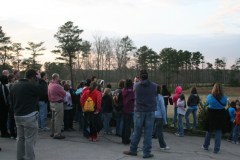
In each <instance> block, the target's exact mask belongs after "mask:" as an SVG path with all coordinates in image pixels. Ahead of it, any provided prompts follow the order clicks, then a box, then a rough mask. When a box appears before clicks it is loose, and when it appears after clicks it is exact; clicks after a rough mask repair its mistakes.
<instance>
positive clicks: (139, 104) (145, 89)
mask: <svg viewBox="0 0 240 160" xmlns="http://www.w3.org/2000/svg"><path fill="white" fill-rule="evenodd" d="M133 90H134V92H135V102H134V107H135V112H154V111H156V106H157V102H156V96H157V84H155V83H153V82H151V81H149V80H142V81H140V82H137V83H135V84H134V86H133Z"/></svg>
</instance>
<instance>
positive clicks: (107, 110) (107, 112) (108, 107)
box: [101, 88, 113, 134]
mask: <svg viewBox="0 0 240 160" xmlns="http://www.w3.org/2000/svg"><path fill="white" fill-rule="evenodd" d="M101 107H102V117H103V129H104V132H105V134H112V130H111V127H110V120H111V118H112V112H113V99H112V96H111V90H110V89H109V88H105V89H104V93H103V97H102V106H101Z"/></svg>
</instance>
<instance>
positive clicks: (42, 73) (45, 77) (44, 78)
mask: <svg viewBox="0 0 240 160" xmlns="http://www.w3.org/2000/svg"><path fill="white" fill-rule="evenodd" d="M40 75H41V78H42V79H43V80H47V74H46V72H41V73H40Z"/></svg>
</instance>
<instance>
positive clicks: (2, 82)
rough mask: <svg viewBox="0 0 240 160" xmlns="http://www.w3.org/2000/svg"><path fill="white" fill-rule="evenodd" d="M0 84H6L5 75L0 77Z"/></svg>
mask: <svg viewBox="0 0 240 160" xmlns="http://www.w3.org/2000/svg"><path fill="white" fill-rule="evenodd" d="M0 82H1V84H3V85H5V84H8V77H7V76H5V75H2V76H1V77H0Z"/></svg>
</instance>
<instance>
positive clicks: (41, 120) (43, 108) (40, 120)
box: [38, 101, 48, 128]
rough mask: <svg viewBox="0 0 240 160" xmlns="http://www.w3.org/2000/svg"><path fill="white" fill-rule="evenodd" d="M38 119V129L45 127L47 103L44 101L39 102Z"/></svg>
mask: <svg viewBox="0 0 240 160" xmlns="http://www.w3.org/2000/svg"><path fill="white" fill-rule="evenodd" d="M38 106H39V117H38V125H39V128H44V127H46V119H47V112H48V111H47V103H46V102H45V101H39V102H38Z"/></svg>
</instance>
